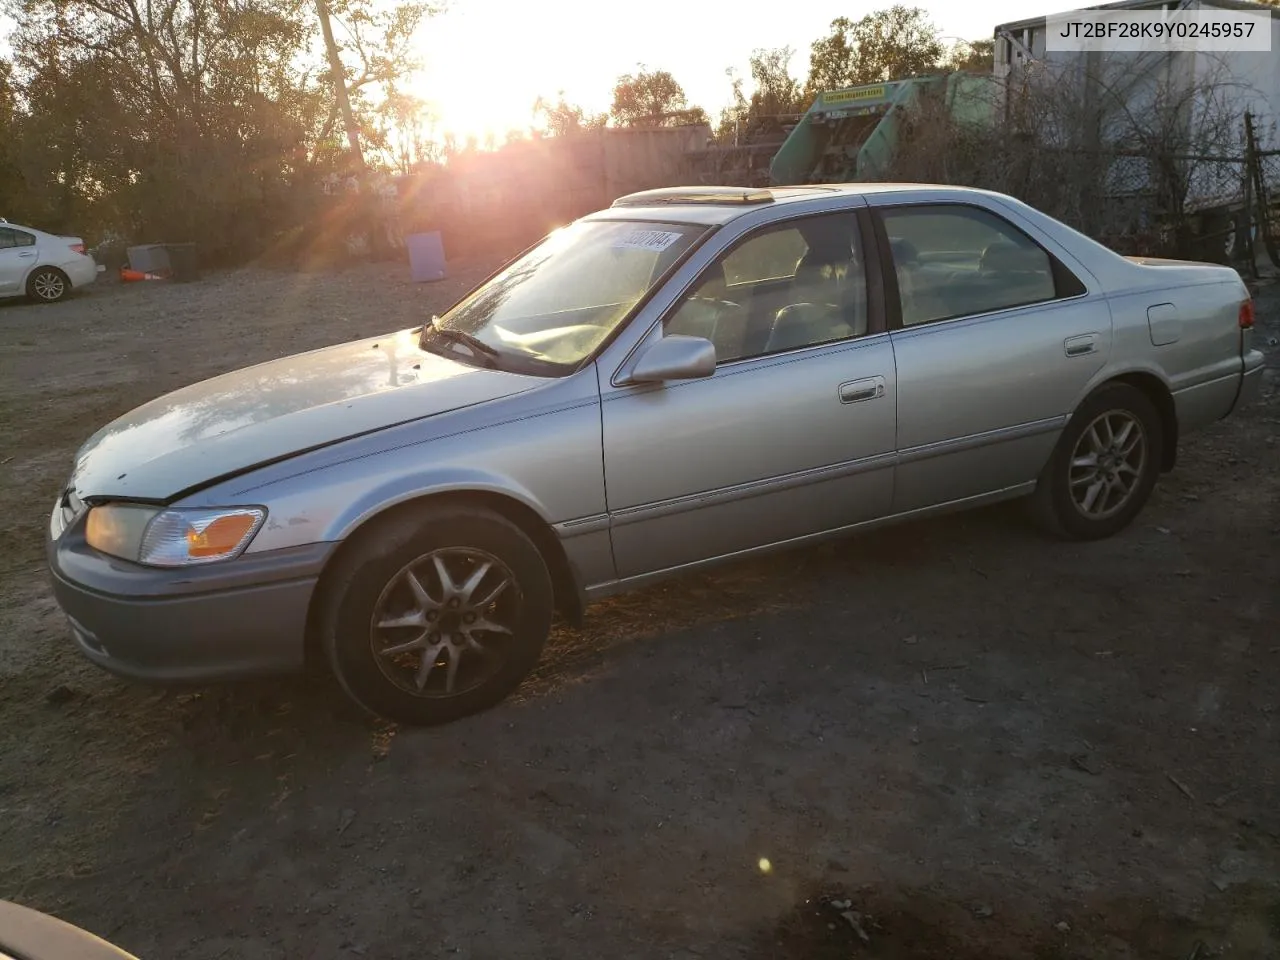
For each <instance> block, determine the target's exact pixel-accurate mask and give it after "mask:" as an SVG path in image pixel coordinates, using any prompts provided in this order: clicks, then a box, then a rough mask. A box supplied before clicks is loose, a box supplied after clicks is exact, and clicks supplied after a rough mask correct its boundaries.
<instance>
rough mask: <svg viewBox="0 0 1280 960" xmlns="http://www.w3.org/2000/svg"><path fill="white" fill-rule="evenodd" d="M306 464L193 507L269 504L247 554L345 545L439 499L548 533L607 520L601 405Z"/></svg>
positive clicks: (216, 492) (213, 493)
mask: <svg viewBox="0 0 1280 960" xmlns="http://www.w3.org/2000/svg"><path fill="white" fill-rule="evenodd" d="M351 453H356V451H355V450H352V451H351ZM301 466H302V464H297V465H296V466H293V467H290V466H289V465H288V464H282V465H280V466H279V467H276V468H271V469H268V470H266V471H264V472H263V474H261V475H259V476H256V477H255V476H254V475H252V474H251V475H248V476H244V477H240V478H238V479H237V480H236V481H234V484H232V483H227V484H224V485H220V486H219V487H217V488H210V489H206V490H204V491H202V492H201V493H200V494H199V495H198V496H197V497H195V498H193V500H194V501H197V502H201V503H208V504H210V505H212V504H214V503H219V502H226V503H255V504H261V505H263V506H265V507H266V508H267V522H266V523H265V524H264V525H263V528H262V530H261V531H260V532H259V533H258V535H257V536H256V537H255V538H254V540H253V543H251V544H250V545H249V551H250V552H259V551H265V550H280V549H284V548H287V547H292V546H298V545H302V544H307V543H318V542H338V541H341V540H343V539H344V538H346V537H347V536H349V535H350V533H351V532H352V531H353V530H355V529H356V528H357V527H359V526H360V524H362V523H363V522H365V521H366V520H368V519H369V518H370V517H372V516H374V515H375V514H377V513H380V512H382V511H383V510H386V509H388V508H390V507H393V506H395V505H396V504H398V503H404V502H405V501H407V500H412V499H415V498H418V497H424V496H430V495H433V494H440V493H450V492H462V491H470V492H484V493H490V494H498V495H501V496H504V497H507V498H508V499H510V500H512V501H515V502H517V503H519V504H521V505H522V506H523V507H525V508H527V510H528V511H530V512H531V513H532V514H534V515H536V516H537V517H539V518H541V520H542V521H543V522H544V523H546V524H547V525H548V526H551V527H555V526H556V525H558V524H564V523H566V522H569V521H573V520H580V519H584V518H590V517H598V516H601V515H603V514H604V513H605V497H604V465H603V461H602V459H601V437H600V411H599V407H598V401H597V402H587V403H581V402H579V403H574V404H571V405H561V406H559V407H557V408H553V409H549V410H548V409H543V410H538V411H533V412H531V415H527V416H524V417H521V418H520V419H511V420H506V421H503V422H499V423H489V424H487V425H484V426H481V427H477V428H475V429H459V430H457V432H454V433H450V434H448V435H445V436H439V435H437V436H434V437H430V438H423V439H421V440H417V441H416V442H409V443H406V444H404V445H402V446H397V447H394V448H391V449H383V450H380V451H377V452H371V453H367V454H363V455H359V454H357V455H348V456H347V457H345V458H344V459H342V460H339V461H337V462H330V463H327V464H324V465H320V466H316V467H313V468H311V469H299V468H300V467H301Z"/></svg>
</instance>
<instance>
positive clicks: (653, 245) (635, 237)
mask: <svg viewBox="0 0 1280 960" xmlns="http://www.w3.org/2000/svg"><path fill="white" fill-rule="evenodd" d="M681 236H682V234H679V233H672V232H670V231H669V230H633V231H631V232H630V233H624V234H623V235H622V236H620V237H619V238H618V239H617V240H616V241H614V244H613V245H614V246H615V247H627V248H631V249H637V250H655V251H656V250H665V249H667V247H669V246H671V245H672V244H673V243H675V242H676V241H677V240H679V239H680V237H681Z"/></svg>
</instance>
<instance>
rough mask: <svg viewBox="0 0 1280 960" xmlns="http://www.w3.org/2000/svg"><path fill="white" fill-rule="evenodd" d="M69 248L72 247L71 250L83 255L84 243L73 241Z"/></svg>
mask: <svg viewBox="0 0 1280 960" xmlns="http://www.w3.org/2000/svg"><path fill="white" fill-rule="evenodd" d="M71 249H72V250H73V251H75V252H76V253H78V254H80V255H81V256H83V255H84V244H83V243H73V244H71Z"/></svg>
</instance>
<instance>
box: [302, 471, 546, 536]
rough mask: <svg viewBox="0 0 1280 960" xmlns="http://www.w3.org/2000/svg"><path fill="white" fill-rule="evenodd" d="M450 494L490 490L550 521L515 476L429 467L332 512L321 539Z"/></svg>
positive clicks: (397, 478) (394, 479)
mask: <svg viewBox="0 0 1280 960" xmlns="http://www.w3.org/2000/svg"><path fill="white" fill-rule="evenodd" d="M447 493H491V494H497V495H499V496H503V497H506V498H508V499H510V500H515V501H518V502H519V503H520V504H521V505H523V506H525V507H527V508H528V509H530V510H532V511H533V512H534V513H536V514H537V515H538V517H539V518H541V520H542V522H543V523H546V524H548V525H550V523H551V520H550V518H549V515H548V512H547V506H546V504H544V503H542V502H541V501H539V500H538V498H537V497H536V496H534V494H533V493H532V492H531V491H529V490H527V489H526V488H525V487H524V486H523V485H521V484H520V483H519V482H517V481H516V480H515V479H513V478H512V477H504V476H501V475H499V474H496V473H492V472H489V471H486V470H477V469H474V468H470V469H469V468H465V467H446V468H444V469H427V470H423V471H421V472H406V473H403V474H399V475H397V476H394V477H392V478H390V479H389V480H387V481H386V482H383V483H380V484H378V485H377V486H374V487H371V488H370V489H368V490H365V491H363V492H362V493H361V495H360V496H359V498H358V499H356V500H353V501H351V502H350V503H348V504H344V505H343V509H341V510H339V511H338V512H337V513H335V514H333V515H331V516H330V517H329V518H328V522H327V524H326V526H325V528H324V529H323V530H322V531H321V539H323V540H328V541H333V540H345V539H346V538H347V537H349V536H350V535H351V534H352V533H354V532H355V531H356V530H357V529H358V528H359V527H360V526H362V525H363V524H364V523H366V522H367V521H368V520H370V519H372V518H373V517H375V516H377V515H378V514H380V513H383V512H384V511H386V510H390V509H391V508H393V507H395V506H397V505H399V504H401V503H407V502H409V501H410V500H417V499H420V498H422V497H429V496H436V495H439V494H447Z"/></svg>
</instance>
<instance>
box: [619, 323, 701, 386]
mask: <svg viewBox="0 0 1280 960" xmlns="http://www.w3.org/2000/svg"><path fill="white" fill-rule="evenodd" d="M715 372H716V347H715V344H713V343H712V342H711V341H710V340H706V339H703V338H702V337H686V336H684V335H683V334H672V335H670V336H667V337H663V338H662V339H660V340H658V341H657V342H656V343H653V344H651V345H650V346H649V347H648V348H647V349H646V350H645V351H644V352H643V353H642V354H640V358H639V359H638V360H637V361H636V365H635V367H634V368H633V369H632V371H631V376H630V378H629V380H630V381H631V382H632V383H658V382H661V381H663V380H698V379H701V378H702V377H709V376H711V375H712V374H713V373H715Z"/></svg>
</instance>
